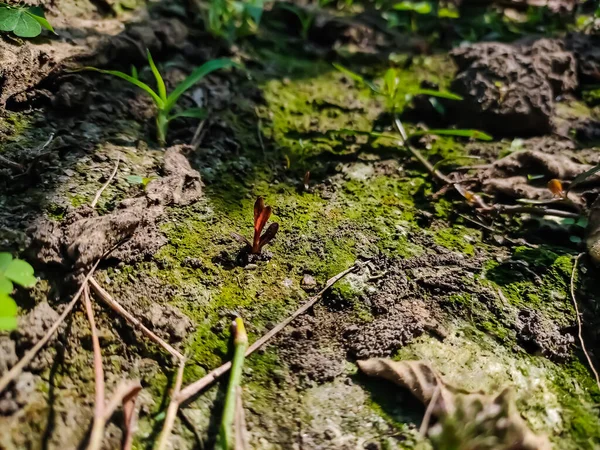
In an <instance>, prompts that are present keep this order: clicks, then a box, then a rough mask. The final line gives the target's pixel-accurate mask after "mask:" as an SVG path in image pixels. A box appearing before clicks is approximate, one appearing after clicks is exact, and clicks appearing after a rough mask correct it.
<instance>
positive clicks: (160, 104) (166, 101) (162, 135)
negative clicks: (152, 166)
mask: <svg viewBox="0 0 600 450" xmlns="http://www.w3.org/2000/svg"><path fill="white" fill-rule="evenodd" d="M146 54H147V57H148V64H149V65H150V69H151V70H152V74H153V75H154V78H155V79H156V89H157V91H155V90H154V89H152V88H151V87H150V86H148V85H147V84H146V83H144V82H142V81H140V80H139V79H138V77H137V70H135V68H134V70H132V73H131V75H128V74H126V73H124V72H120V71H118V70H105V69H98V68H97V67H84V68H83V70H92V71H94V72H100V73H103V74H106V75H112V76H115V77H118V78H121V79H123V80H125V81H128V82H129V83H131V84H133V85H134V86H137V87H139V88H140V89H142V90H143V91H144V92H146V93H147V94H148V95H149V96H150V97H151V98H152V100H154V103H155V104H156V107H157V109H158V114H157V115H156V134H157V136H156V137H157V139H158V143H159V144H160V145H164V144H165V143H166V137H167V130H168V127H169V122H171V121H172V120H174V119H177V118H179V117H191V118H195V119H204V118H205V117H206V110H205V109H204V108H188V109H185V110H183V111H180V112H178V113H175V114H171V112H172V110H173V108H174V107H175V105H176V104H177V101H178V100H179V98H180V97H181V96H182V95H183V94H184V93H185V92H186V91H187V90H189V89H190V88H191V87H193V86H194V85H195V84H196V83H198V82H199V81H200V80H201V79H202V78H204V77H205V76H206V75H208V74H209V73H211V72H214V71H216V70H219V69H226V68H229V67H235V66H237V64H236V63H235V62H234V61H232V60H230V59H227V58H220V59H213V60H212V61H208V62H207V63H204V64H203V65H201V66H200V67H198V68H196V69H195V70H194V71H193V72H192V73H191V74H190V75H189V76H188V77H187V78H186V79H185V80H183V81H182V82H181V83H179V84H178V85H177V87H176V88H175V89H174V90H173V92H171V93H170V94H169V95H167V88H166V86H165V82H164V80H163V78H162V76H161V74H160V72H159V71H158V68H157V67H156V64H154V60H153V59H152V55H151V54H150V51H149V50H146Z"/></svg>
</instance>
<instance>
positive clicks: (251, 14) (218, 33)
mask: <svg viewBox="0 0 600 450" xmlns="http://www.w3.org/2000/svg"><path fill="white" fill-rule="evenodd" d="M263 9H264V0H247V1H232V0H211V2H210V5H209V6H208V8H207V9H206V11H205V12H204V22H205V24H206V27H207V29H208V31H209V32H210V33H211V34H212V35H213V36H215V37H220V38H224V39H226V40H227V41H228V42H230V43H231V42H234V41H235V40H236V39H237V38H241V37H245V36H249V35H252V34H254V33H256V31H257V30H258V27H259V25H260V21H261V19H262V14H263Z"/></svg>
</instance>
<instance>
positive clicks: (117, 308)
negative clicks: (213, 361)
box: [89, 277, 183, 360]
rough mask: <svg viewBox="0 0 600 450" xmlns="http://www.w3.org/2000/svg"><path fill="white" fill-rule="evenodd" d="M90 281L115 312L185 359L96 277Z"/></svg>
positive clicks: (173, 353)
mask: <svg viewBox="0 0 600 450" xmlns="http://www.w3.org/2000/svg"><path fill="white" fill-rule="evenodd" d="M89 282H90V286H91V288H92V289H93V290H94V292H95V293H96V295H97V296H98V297H99V298H100V299H101V300H102V301H103V302H104V303H106V304H107V305H108V306H109V307H110V308H111V309H112V310H113V311H114V312H116V313H117V314H119V315H120V316H121V317H123V318H124V319H125V320H127V321H128V322H129V323H130V324H132V325H133V326H134V327H137V328H139V329H140V330H141V331H142V333H144V334H145V335H146V337H147V338H148V339H150V340H151V341H153V342H155V343H156V344H158V345H160V346H161V347H162V348H164V349H165V350H166V351H167V352H169V353H170V354H171V355H173V356H174V357H175V358H177V359H179V360H182V359H183V355H182V354H181V353H180V352H178V351H177V350H175V349H174V348H173V347H172V346H171V345H169V344H168V343H167V342H165V341H164V340H162V339H161V338H160V337H158V336H157V335H156V334H155V333H154V332H152V331H151V330H149V329H148V328H146V327H145V326H144V325H143V324H142V322H140V320H139V319H136V318H135V317H134V316H132V315H131V313H129V312H128V311H127V310H125V308H123V307H122V306H121V305H120V304H119V303H118V302H117V301H116V300H115V299H113V298H112V297H111V295H110V294H109V293H108V292H106V291H105V290H104V288H102V286H100V285H99V284H98V282H97V281H96V279H95V278H94V277H91V278H90V281H89Z"/></svg>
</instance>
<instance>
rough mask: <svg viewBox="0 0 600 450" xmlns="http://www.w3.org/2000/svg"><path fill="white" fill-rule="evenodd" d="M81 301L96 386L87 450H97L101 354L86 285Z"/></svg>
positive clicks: (99, 442) (101, 410)
mask: <svg viewBox="0 0 600 450" xmlns="http://www.w3.org/2000/svg"><path fill="white" fill-rule="evenodd" d="M83 300H84V303H85V312H86V314H87V318H88V321H89V322H90V329H91V332H92V347H93V349H94V381H95V384H96V400H95V404H94V424H93V426H92V432H91V434H90V440H89V443H88V447H87V448H88V450H97V449H100V448H101V447H102V437H103V436H104V428H105V426H106V422H105V421H104V370H103V368H102V352H101V351H100V340H99V339H98V332H97V331H96V321H95V320H94V312H93V311H92V302H91V301H90V289H89V287H88V285H87V283H86V285H85V288H84V290H83Z"/></svg>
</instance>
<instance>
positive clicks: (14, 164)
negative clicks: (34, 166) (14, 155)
mask: <svg viewBox="0 0 600 450" xmlns="http://www.w3.org/2000/svg"><path fill="white" fill-rule="evenodd" d="M0 164H1V165H3V166H4V167H8V168H9V169H15V170H20V171H21V172H24V171H25V166H23V165H21V164H19V163H17V162H14V161H13V160H11V159H8V158H6V157H4V156H2V155H0Z"/></svg>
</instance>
